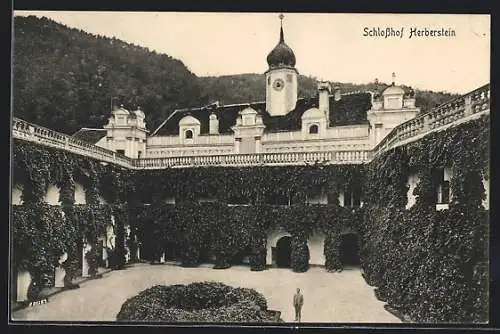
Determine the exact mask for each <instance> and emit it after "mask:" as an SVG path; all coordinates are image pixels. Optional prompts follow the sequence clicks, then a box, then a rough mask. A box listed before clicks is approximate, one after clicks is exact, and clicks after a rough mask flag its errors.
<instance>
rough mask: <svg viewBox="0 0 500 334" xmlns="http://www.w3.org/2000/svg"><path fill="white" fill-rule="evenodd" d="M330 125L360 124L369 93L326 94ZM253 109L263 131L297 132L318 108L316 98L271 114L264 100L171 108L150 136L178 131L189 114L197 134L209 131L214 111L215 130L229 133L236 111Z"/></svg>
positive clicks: (366, 106) (364, 117)
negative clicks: (197, 126) (337, 97)
mask: <svg viewBox="0 0 500 334" xmlns="http://www.w3.org/2000/svg"><path fill="white" fill-rule="evenodd" d="M329 103H330V106H329V109H330V115H329V117H330V126H339V125H354V124H362V123H365V122H366V121H367V119H366V113H367V111H368V110H370V108H371V95H370V93H365V92H360V93H351V94H343V95H342V98H341V99H340V100H339V101H335V99H334V96H333V95H331V96H330V97H329ZM249 107H250V108H253V109H255V110H256V111H257V112H258V113H259V114H260V115H261V116H262V120H263V123H264V125H265V126H266V128H265V131H266V132H281V131H298V130H300V129H301V127H302V115H303V114H304V113H305V112H306V111H307V110H309V109H311V108H317V107H318V97H317V96H316V97H311V98H299V99H298V100H297V104H296V106H295V109H294V110H292V111H290V112H289V113H288V114H286V115H284V116H271V115H270V114H269V113H268V112H267V111H266V110H265V109H266V103H265V102H251V103H241V104H230V105H217V104H212V105H208V106H205V107H199V108H190V109H178V110H175V111H174V112H173V113H172V114H171V115H170V116H169V117H168V118H167V119H166V120H165V121H164V122H163V123H162V124H161V125H160V126H159V127H158V128H157V129H156V130H155V131H154V132H153V134H152V135H153V136H173V135H178V134H179V121H180V120H181V119H182V118H184V117H186V116H192V117H194V118H196V119H197V120H199V121H200V134H201V135H204V134H208V133H209V117H210V115H211V114H215V115H216V116H217V119H218V120H219V133H221V134H231V133H232V132H233V131H232V130H231V127H232V126H233V125H235V124H236V118H237V117H238V114H239V112H241V111H243V110H245V109H246V108H249Z"/></svg>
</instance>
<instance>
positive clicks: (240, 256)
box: [229, 246, 252, 265]
mask: <svg viewBox="0 0 500 334" xmlns="http://www.w3.org/2000/svg"><path fill="white" fill-rule="evenodd" d="M251 253H252V249H251V247H250V246H247V247H245V248H244V249H242V250H240V251H239V252H237V253H235V254H234V255H233V256H232V257H231V259H230V260H229V263H230V264H231V265H246V264H249V256H250V255H251Z"/></svg>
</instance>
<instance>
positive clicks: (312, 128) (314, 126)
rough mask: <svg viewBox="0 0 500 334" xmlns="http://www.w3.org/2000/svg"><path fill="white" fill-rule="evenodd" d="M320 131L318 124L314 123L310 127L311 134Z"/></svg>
mask: <svg viewBox="0 0 500 334" xmlns="http://www.w3.org/2000/svg"><path fill="white" fill-rule="evenodd" d="M318 132H319V127H318V125H317V124H313V125H311V126H310V127H309V134H317V133H318Z"/></svg>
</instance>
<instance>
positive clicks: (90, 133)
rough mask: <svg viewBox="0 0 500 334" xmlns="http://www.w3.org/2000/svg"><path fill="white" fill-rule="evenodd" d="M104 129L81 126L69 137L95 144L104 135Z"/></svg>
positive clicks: (105, 131)
mask: <svg viewBox="0 0 500 334" xmlns="http://www.w3.org/2000/svg"><path fill="white" fill-rule="evenodd" d="M106 133H107V130H106V129H91V128H81V129H80V130H78V131H77V132H75V133H74V134H72V135H71V137H73V138H75V139H78V140H83V141H85V142H87V143H91V144H95V143H97V142H98V141H99V140H101V139H102V138H103V137H105V136H106Z"/></svg>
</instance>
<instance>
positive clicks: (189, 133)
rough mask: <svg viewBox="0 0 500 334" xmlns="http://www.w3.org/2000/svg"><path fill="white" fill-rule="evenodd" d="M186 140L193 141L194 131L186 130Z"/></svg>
mask: <svg viewBox="0 0 500 334" xmlns="http://www.w3.org/2000/svg"><path fill="white" fill-rule="evenodd" d="M184 138H186V139H193V131H192V130H186V132H184Z"/></svg>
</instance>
